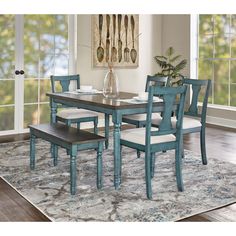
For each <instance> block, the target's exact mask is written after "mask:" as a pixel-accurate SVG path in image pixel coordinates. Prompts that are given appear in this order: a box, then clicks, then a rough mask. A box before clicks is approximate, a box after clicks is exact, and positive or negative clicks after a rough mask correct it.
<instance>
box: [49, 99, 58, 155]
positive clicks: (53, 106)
mask: <svg viewBox="0 0 236 236" xmlns="http://www.w3.org/2000/svg"><path fill="white" fill-rule="evenodd" d="M50 110H51V114H50V122H51V124H52V123H56V116H57V104H56V103H55V102H54V101H53V99H52V98H50ZM50 151H51V156H52V157H53V155H54V153H53V152H54V151H53V145H52V144H51V149H50Z"/></svg>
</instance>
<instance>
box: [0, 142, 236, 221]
mask: <svg viewBox="0 0 236 236" xmlns="http://www.w3.org/2000/svg"><path fill="white" fill-rule="evenodd" d="M36 150H37V152H36V160H37V161H36V169H35V170H34V171H30V169H29V142H28V141H22V142H14V143H7V144H1V145H0V175H1V176H2V177H3V178H4V179H5V180H6V181H7V182H9V183H10V184H11V185H12V186H13V187H15V188H16V189H17V190H18V191H19V192H20V193H21V194H22V195H23V196H24V197H25V198H26V199H28V200H29V201H30V202H32V203H33V204H34V205H35V206H36V207H37V208H39V209H40V210H41V211H42V212H43V213H44V214H46V215H47V216H48V217H49V218H50V219H52V220H53V221H176V220H180V219H181V218H185V217H189V216H191V215H195V214H198V213H202V212H206V211H208V210H212V209H215V208H218V207H221V206H224V205H227V204H229V203H234V202H236V166H235V165H233V164H231V163H226V162H220V161H218V160H216V159H214V158H210V157H209V158H208V160H209V164H208V165H207V166H203V165H202V164H201V158H200V156H199V155H196V154H195V153H193V152H190V151H186V155H185V159H184V160H183V179H184V187H185V191H184V192H178V191H177V187H176V180H175V175H174V172H175V171H174V152H173V151H168V152H166V153H160V154H158V155H157V159H156V169H155V177H154V179H153V181H152V187H153V200H147V198H146V191H145V182H144V158H143V156H142V157H141V158H140V159H137V158H136V152H135V151H134V150H132V149H129V148H125V147H124V148H123V149H122V156H123V169H122V184H121V188H120V190H115V189H114V187H113V155H112V148H110V149H109V150H105V151H104V153H103V167H104V187H103V189H102V190H100V191H98V190H97V189H96V159H95V156H96V154H95V151H93V150H91V151H83V152H80V153H78V160H77V169H78V175H77V194H76V195H75V196H71V195H70V193H69V157H68V156H67V155H66V152H65V150H64V149H59V161H58V166H57V167H53V163H52V159H51V158H50V153H49V150H50V146H49V143H47V142H44V141H42V140H37V145H36Z"/></svg>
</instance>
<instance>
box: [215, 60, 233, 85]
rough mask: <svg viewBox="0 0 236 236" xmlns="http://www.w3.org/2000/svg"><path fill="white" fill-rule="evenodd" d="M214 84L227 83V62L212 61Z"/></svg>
mask: <svg viewBox="0 0 236 236" xmlns="http://www.w3.org/2000/svg"><path fill="white" fill-rule="evenodd" d="M214 83H216V84H228V83H229V61H223V60H218V61H214Z"/></svg>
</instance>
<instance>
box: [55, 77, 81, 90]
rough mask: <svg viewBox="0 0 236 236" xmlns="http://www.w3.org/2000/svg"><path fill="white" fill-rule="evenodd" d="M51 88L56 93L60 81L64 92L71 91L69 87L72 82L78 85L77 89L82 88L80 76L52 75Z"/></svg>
mask: <svg viewBox="0 0 236 236" xmlns="http://www.w3.org/2000/svg"><path fill="white" fill-rule="evenodd" d="M50 79H51V87H52V92H53V93H55V92H57V91H56V82H57V81H58V82H59V83H60V85H61V89H62V92H67V91H69V86H70V83H71V81H75V82H76V83H77V89H79V88H80V76H79V75H63V76H61V75H60V76H58V75H51V76H50Z"/></svg>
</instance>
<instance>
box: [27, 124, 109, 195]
mask: <svg viewBox="0 0 236 236" xmlns="http://www.w3.org/2000/svg"><path fill="white" fill-rule="evenodd" d="M29 128H30V168H31V169H32V170H33V169H34V168H35V138H36V137H37V138H42V139H44V140H46V141H48V142H50V143H51V148H52V152H51V153H52V157H53V163H54V166H56V165H57V159H58V146H60V147H62V148H65V149H67V150H68V153H69V154H70V179H71V186H70V189H71V194H72V195H74V194H75V192H76V157H77V152H78V151H79V150H87V149H96V150H97V188H98V189H100V188H101V187H102V149H103V142H104V141H105V137H103V136H100V135H97V134H94V133H90V132H87V131H85V130H80V129H76V128H73V127H69V126H67V125H64V124H59V123H55V124H39V125H29Z"/></svg>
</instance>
